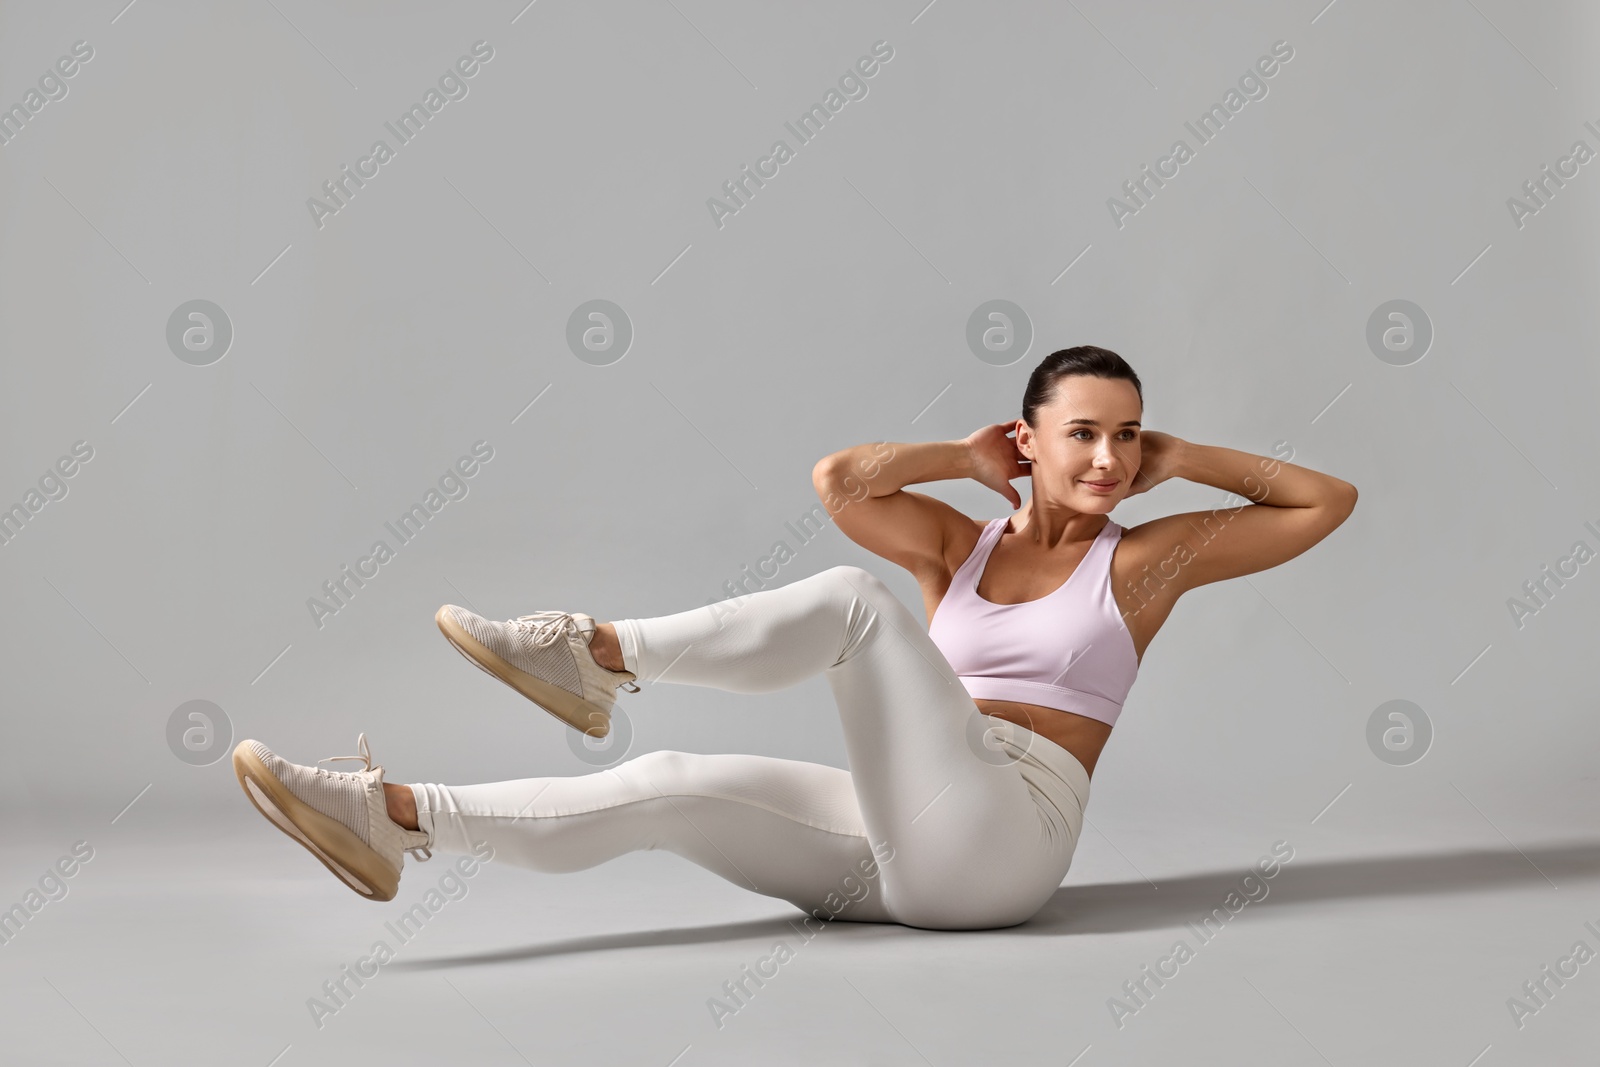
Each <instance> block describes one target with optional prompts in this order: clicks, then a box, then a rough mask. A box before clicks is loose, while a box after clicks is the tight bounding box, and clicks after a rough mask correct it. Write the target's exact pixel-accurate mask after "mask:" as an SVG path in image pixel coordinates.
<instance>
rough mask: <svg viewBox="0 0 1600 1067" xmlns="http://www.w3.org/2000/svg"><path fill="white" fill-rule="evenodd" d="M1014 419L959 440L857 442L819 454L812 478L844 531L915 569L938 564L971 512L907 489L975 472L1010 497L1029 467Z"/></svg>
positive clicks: (925, 569) (919, 570)
mask: <svg viewBox="0 0 1600 1067" xmlns="http://www.w3.org/2000/svg"><path fill="white" fill-rule="evenodd" d="M1015 427H1016V423H1015V422H1014V421H1012V422H1003V423H996V424H994V425H991V426H985V427H983V428H982V429H980V430H977V431H975V432H974V433H973V434H971V435H970V436H968V437H966V438H964V439H963V440H960V441H920V442H911V443H898V442H896V443H892V444H891V443H889V442H887V441H879V442H876V443H874V444H866V445H857V446H855V447H854V448H846V449H843V450H842V451H839V452H834V453H832V454H831V455H827V456H824V457H823V458H822V459H820V460H818V461H817V465H816V466H815V467H813V468H812V471H811V484H812V487H813V488H815V489H816V491H817V496H818V497H820V498H821V499H822V503H823V506H824V507H826V508H827V509H828V513H829V514H830V515H832V516H833V517H834V519H835V521H836V522H837V523H838V526H839V529H840V530H841V531H843V532H844V535H845V536H846V537H848V538H850V540H852V541H854V542H855V543H856V544H858V545H860V546H861V547H862V548H865V549H866V550H867V551H868V552H871V553H873V554H874V555H878V556H882V557H883V558H884V559H886V560H888V561H889V562H891V563H894V564H896V565H897V566H901V567H904V568H905V569H906V570H908V571H910V572H911V573H913V574H916V575H918V576H919V577H920V576H921V575H923V574H926V573H938V572H939V571H941V570H943V569H944V549H945V545H946V544H948V543H949V541H950V535H951V534H952V533H954V532H958V531H959V528H960V525H961V524H962V523H966V524H968V525H971V524H972V522H973V520H972V519H970V518H968V517H967V516H966V515H963V514H962V513H961V512H959V511H957V510H956V509H955V508H953V507H951V506H950V505H949V504H946V503H945V502H944V501H942V500H938V499H935V498H934V497H931V496H927V495H925V494H922V493H912V492H907V491H906V488H905V487H906V486H908V485H916V484H918V483H920V482H938V481H944V480H946V479H950V478H974V479H976V480H978V481H979V482H981V483H982V484H984V485H987V486H989V487H990V488H991V489H993V490H995V491H996V492H998V493H1000V494H1001V495H1002V496H1004V497H1006V499H1007V500H1013V501H1015V503H1014V504H1013V507H1016V506H1019V505H1020V503H1021V498H1020V497H1018V496H1017V491H1016V490H1015V489H1013V488H1012V487H1011V481H1010V480H1011V479H1012V478H1020V477H1022V476H1023V475H1024V474H1026V473H1027V469H1026V468H1025V467H1023V466H1022V464H1021V456H1020V454H1019V453H1018V452H1017V450H1016V447H1017V446H1016V439H1015V438H1012V437H1008V436H1006V433H1007V431H1008V430H1012V429H1015Z"/></svg>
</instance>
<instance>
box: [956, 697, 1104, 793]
mask: <svg viewBox="0 0 1600 1067" xmlns="http://www.w3.org/2000/svg"><path fill="white" fill-rule="evenodd" d="M972 702H973V703H974V704H976V705H978V710H979V711H981V712H983V713H984V714H985V715H993V716H994V717H995V718H997V719H1005V720H1006V721H1007V722H1014V723H1016V724H1017V725H1018V726H1021V727H1023V728H1024V729H1028V730H1032V731H1033V732H1034V733H1036V734H1038V735H1039V736H1040V737H1044V738H1048V739H1049V740H1051V741H1054V742H1055V743H1056V744H1058V745H1060V746H1061V747H1062V748H1064V749H1066V750H1067V751H1068V752H1070V753H1072V754H1073V755H1074V756H1076V757H1077V759H1078V762H1079V763H1081V764H1083V769H1084V770H1085V771H1087V772H1089V774H1091V775H1093V774H1094V765H1095V763H1096V761H1098V760H1099V759H1100V751H1101V749H1103V748H1105V747H1106V741H1107V740H1109V739H1110V737H1111V726H1110V725H1109V724H1107V723H1103V722H1101V721H1100V720H1099V719H1091V718H1089V717H1088V716H1087V715H1078V714H1075V713H1074V712H1070V711H1061V710H1059V709H1057V708H1047V707H1043V706H1042V705H1039V704H1018V703H1016V702H1015V701H1011V700H983V699H979V698H976V697H974V698H973V701H972Z"/></svg>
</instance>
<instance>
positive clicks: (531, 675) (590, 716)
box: [433, 604, 639, 737]
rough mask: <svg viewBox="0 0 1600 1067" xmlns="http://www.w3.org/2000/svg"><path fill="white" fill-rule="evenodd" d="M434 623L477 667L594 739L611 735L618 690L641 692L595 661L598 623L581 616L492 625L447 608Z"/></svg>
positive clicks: (562, 614)
mask: <svg viewBox="0 0 1600 1067" xmlns="http://www.w3.org/2000/svg"><path fill="white" fill-rule="evenodd" d="M433 618H434V621H435V622H437V623H438V624H439V629H440V630H442V631H444V635H445V637H447V638H449V639H450V643H451V644H452V645H454V646H455V647H456V651H457V652H460V653H461V654H462V655H463V656H465V657H467V659H468V660H470V661H471V662H472V663H473V664H474V665H476V666H478V667H479V668H481V669H482V670H483V671H484V672H486V673H487V674H490V675H493V676H494V677H496V678H498V679H500V680H501V681H502V682H504V683H506V684H507V685H509V686H510V687H511V688H513V689H515V690H516V691H517V692H519V693H521V694H522V695H523V696H525V697H527V698H528V699H529V700H531V701H533V702H534V703H535V704H537V705H539V706H540V707H541V708H543V709H544V710H546V711H548V712H549V713H550V714H552V715H554V716H555V717H556V718H558V719H560V720H561V721H562V722H564V723H566V724H567V725H568V726H571V727H572V728H573V729H575V730H580V731H582V732H584V733H586V734H588V735H589V736H590V737H604V736H605V735H606V734H607V733H609V732H610V731H611V708H612V705H613V704H615V703H616V699H617V687H618V686H626V687H627V688H628V692H630V693H637V692H638V691H639V687H638V686H636V685H634V684H633V680H634V678H635V677H636V675H635V674H634V673H633V672H632V671H612V670H607V669H606V668H604V667H602V666H600V664H598V663H596V662H595V661H594V653H593V652H591V651H590V650H589V643H590V642H591V641H593V640H594V631H595V621H594V619H593V618H591V617H590V616H588V615H585V614H583V613H582V612H568V611H540V612H535V613H534V614H532V615H522V616H519V617H518V618H515V619H511V620H509V621H507V622H490V621H489V620H488V619H485V618H483V617H482V616H481V615H474V614H473V613H472V612H470V611H468V610H467V609H466V608H458V607H456V606H455V605H454V604H446V605H445V606H444V607H442V608H440V609H439V611H438V613H437V614H435V615H434V617H433Z"/></svg>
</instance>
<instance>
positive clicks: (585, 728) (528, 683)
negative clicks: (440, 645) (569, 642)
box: [433, 605, 611, 737]
mask: <svg viewBox="0 0 1600 1067" xmlns="http://www.w3.org/2000/svg"><path fill="white" fill-rule="evenodd" d="M446 606H447V607H448V605H446ZM433 621H434V622H436V623H438V624H439V630H440V632H441V633H443V634H444V636H445V638H446V639H447V640H448V641H449V642H450V644H451V645H453V646H454V647H455V650H456V651H457V652H459V653H461V654H462V655H463V656H465V657H466V659H467V662H468V663H471V664H472V665H473V666H474V667H477V668H478V669H479V670H481V671H483V672H484V673H485V674H487V675H489V676H490V677H492V678H497V679H499V680H500V681H502V682H504V683H505V684H506V685H509V686H510V687H511V688H512V689H515V690H516V691H517V692H519V693H521V694H522V695H523V696H525V697H527V698H528V699H529V700H531V701H533V702H534V703H535V704H537V705H539V706H540V707H541V708H543V709H544V710H545V711H547V712H549V713H550V714H551V715H554V716H555V717H556V718H558V719H560V720H561V721H562V722H564V723H566V724H567V725H568V726H570V727H572V728H573V729H574V730H577V731H578V732H579V733H584V734H588V735H589V736H590V737H604V736H606V734H608V733H610V732H611V711H610V709H609V708H603V707H601V706H600V705H598V704H596V703H594V702H593V701H590V700H585V699H583V698H582V697H581V696H578V695H577V694H575V693H569V692H568V691H567V690H565V689H562V688H561V687H560V686H558V685H552V684H551V683H549V682H547V681H545V680H544V679H542V678H539V677H536V676H535V675H532V674H529V673H528V672H527V671H525V670H522V669H521V668H519V667H517V666H515V665H513V664H511V663H507V662H506V661H505V660H504V659H502V658H501V657H500V656H499V655H497V654H495V653H494V652H492V651H490V650H489V649H488V648H486V647H485V646H484V645H483V644H482V643H481V642H479V641H478V639H477V638H475V637H473V636H472V635H471V634H470V633H468V632H467V631H466V630H464V629H462V628H461V627H460V626H458V625H457V624H456V621H455V620H454V619H452V618H451V617H450V616H449V615H448V614H447V613H446V611H445V609H444V608H440V609H439V610H438V611H437V612H435V613H434V616H433Z"/></svg>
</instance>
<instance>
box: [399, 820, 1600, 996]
mask: <svg viewBox="0 0 1600 1067" xmlns="http://www.w3.org/2000/svg"><path fill="white" fill-rule="evenodd" d="M1252 872H1253V868H1240V869H1238V870H1228V871H1205V872H1201V873H1198V874H1186V875H1177V876H1173V877H1168V878H1163V879H1161V880H1160V881H1159V882H1158V883H1157V884H1156V885H1155V886H1151V884H1150V883H1149V882H1146V881H1144V880H1143V879H1140V880H1138V881H1128V882H1100V883H1095V884H1090V885H1066V886H1062V887H1061V888H1060V889H1058V890H1056V893H1055V896H1053V897H1051V898H1050V900H1049V901H1048V902H1047V903H1046V904H1045V906H1044V907H1043V908H1041V909H1040V910H1039V912H1038V914H1036V915H1035V916H1034V917H1033V918H1032V919H1030V920H1028V921H1027V922H1026V923H1023V924H1022V925H1021V926H1012V927H1008V928H1006V929H1003V930H979V931H938V933H940V934H941V935H944V936H949V935H950V934H952V933H967V934H980V935H982V936H986V937H994V936H1014V937H1028V936H1039V935H1047V936H1057V937H1061V936H1071V935H1074V934H1111V933H1129V932H1133V931H1138V930H1160V929H1168V928H1176V927H1179V926H1182V925H1183V924H1184V923H1185V922H1189V921H1198V920H1199V919H1200V918H1201V917H1202V916H1204V915H1206V914H1208V913H1210V912H1211V911H1212V909H1214V908H1222V907H1223V902H1224V900H1225V899H1226V898H1227V896H1228V894H1229V893H1230V892H1235V891H1239V890H1240V879H1242V878H1243V877H1244V876H1245V875H1246V874H1249V873H1252ZM1597 875H1600V841H1579V842H1572V843H1568V844H1547V845H1536V846H1529V847H1527V848H1523V849H1517V848H1509V849H1471V850H1460V851H1455V852H1435V853H1429V854H1426V855H1420V856H1374V857H1370V858H1365V859H1359V858H1358V859H1341V860H1316V861H1306V860H1291V861H1290V862H1289V863H1287V864H1285V865H1283V866H1282V867H1281V868H1280V869H1279V871H1278V873H1277V875H1276V876H1275V877H1273V878H1271V879H1268V880H1265V881H1264V884H1265V886H1266V888H1267V890H1268V892H1267V895H1266V896H1264V897H1262V896H1261V892H1260V889H1259V888H1254V889H1253V890H1252V892H1253V893H1254V895H1255V896H1257V897H1258V898H1259V899H1258V900H1256V901H1254V902H1252V903H1251V904H1250V905H1249V907H1250V909H1251V910H1252V911H1259V910H1264V909H1270V910H1272V911H1279V910H1288V909H1300V908H1304V907H1305V906H1307V905H1311V904H1317V903H1320V902H1324V901H1341V900H1352V901H1353V900H1377V899H1385V898H1396V897H1417V896H1438V895H1442V894H1448V893H1474V892H1482V891H1484V890H1495V889H1518V888H1525V887H1528V886H1537V885H1555V886H1558V887H1560V886H1563V885H1564V882H1567V881H1572V880H1575V879H1576V880H1581V879H1586V878H1594V877H1595V876H1597ZM1241 895H1245V894H1242V892H1241ZM801 917H802V916H801V913H800V912H799V911H798V910H797V911H796V912H795V913H794V917H793V919H789V918H787V917H784V918H774V919H754V920H750V921H748V922H739V923H718V924H716V925H713V926H695V927H688V928H682V929H672V930H630V931H627V932H624V933H616V934H595V935H590V936H588V937H575V938H568V939H566V940H564V941H551V942H546V943H544V944H538V945H523V946H519V947H514V948H506V949H497V950H495V951H493V952H477V953H471V954H468V955H461V956H441V957H435V958H433V959H412V960H396V961H394V962H392V963H389V964H387V967H388V968H389V969H392V970H429V969H433V968H444V967H460V966H469V965H473V964H491V963H510V962H515V961H519V960H535V959H542V958H547V957H556V956H566V955H572V954H574V953H579V952H603V951H606V950H608V949H628V948H647V947H655V946H664V945H703V944H709V943H712V942H719V941H746V940H765V939H767V938H770V937H773V936H783V935H790V936H793V935H795V934H796V926H794V925H791V923H798V921H799V919H800V918H801ZM824 930H825V932H826V933H827V935H828V936H829V937H835V936H837V937H838V938H840V939H846V938H847V939H850V940H857V939H861V938H875V937H895V936H903V935H905V934H907V933H921V931H917V930H914V929H913V928H912V927H906V926H899V925H895V924H883V923H855V922H839V923H835V924H831V925H830V926H828V927H826V928H824ZM835 930H837V934H835ZM821 932H823V931H819V934H820V933H821Z"/></svg>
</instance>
